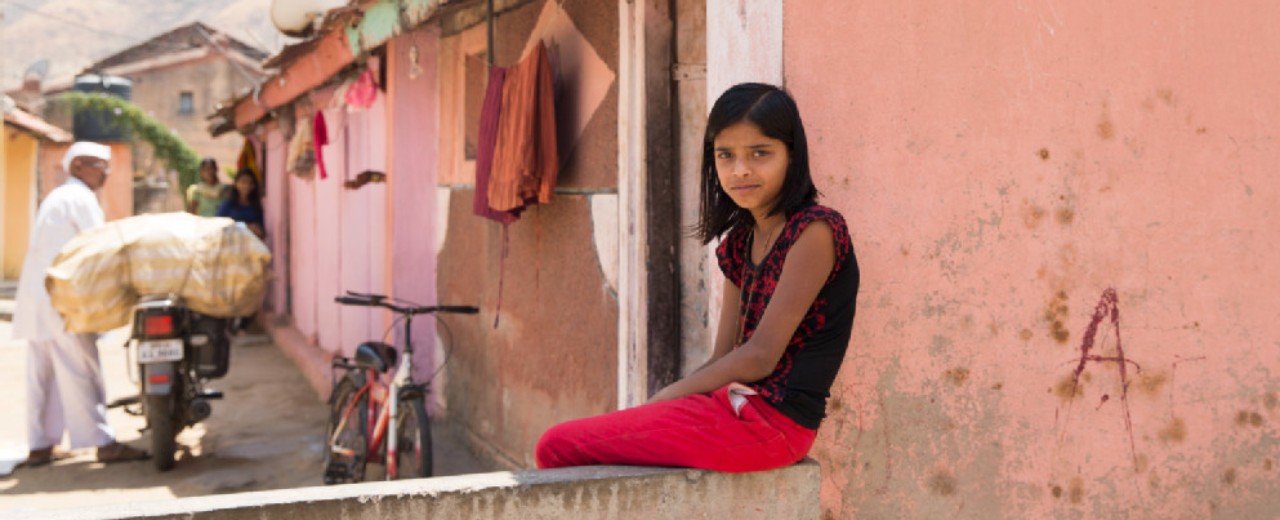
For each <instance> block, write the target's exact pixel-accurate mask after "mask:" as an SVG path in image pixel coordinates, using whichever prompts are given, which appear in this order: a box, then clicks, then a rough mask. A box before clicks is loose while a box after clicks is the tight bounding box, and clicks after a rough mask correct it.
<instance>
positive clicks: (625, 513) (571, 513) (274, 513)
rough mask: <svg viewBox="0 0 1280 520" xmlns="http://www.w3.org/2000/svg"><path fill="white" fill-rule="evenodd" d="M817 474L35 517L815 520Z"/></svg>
mask: <svg viewBox="0 0 1280 520" xmlns="http://www.w3.org/2000/svg"><path fill="white" fill-rule="evenodd" d="M819 473H820V472H819V467H818V465H817V463H815V462H813V461H812V460H806V461H804V462H802V463H800V464H797V465H794V466H790V467H787V468H783V469H780V470H776V471H768V472H759V473H740V474H729V473H716V472H711V471H702V470H686V469H674V468H637V467H622V466H598V467H583V468H566V469H558V470H548V471H518V472H498V473H486V474H475V475H464V476H458V477H445V478H435V479H422V480H412V481H400V482H378V483H365V484H354V485H349V486H341V487H335V488H324V487H311V488H302V489H294V490H280V491H265V492H257V493H243V494H238V495H227V496H219V497H201V498H188V499H182V500H178V501H170V502H167V503H151V504H131V505H118V506H111V507H105V508H96V509H92V510H90V509H79V510H65V511H59V512H53V513H50V514H43V515H40V518H42V519H48V520H79V519H88V518H95V519H116V518H148V519H169V518H173V519H177V518H192V517H196V518H205V519H212V520H240V519H258V520H273V519H286V518H289V519H292V518H331V519H343V520H347V519H351V520H356V519H395V518H414V519H422V518H432V519H438V520H452V519H458V520H464V519H466V520H469V519H473V518H486V519H520V520H527V519H565V518H583V519H588V518H589V519H630V518H645V519H649V518H679V519H723V518H735V519H755V518H769V519H778V518H785V519H788V520H790V519H796V520H800V519H816V518H818V515H819V506H818V489H819V487H818V481H819V479H820V474H819ZM31 518H34V516H33V517H31Z"/></svg>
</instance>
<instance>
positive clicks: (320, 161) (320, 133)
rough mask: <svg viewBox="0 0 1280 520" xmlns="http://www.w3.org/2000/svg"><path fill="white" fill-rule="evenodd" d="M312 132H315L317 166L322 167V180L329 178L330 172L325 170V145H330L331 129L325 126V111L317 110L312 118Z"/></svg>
mask: <svg viewBox="0 0 1280 520" xmlns="http://www.w3.org/2000/svg"><path fill="white" fill-rule="evenodd" d="M311 131H312V132H314V133H315V134H314V137H315V139H314V143H312V144H313V145H314V146H315V147H316V165H317V166H319V167H320V178H321V179H324V178H327V177H329V174H328V172H326V171H325V170H324V151H323V150H324V145H326V144H329V129H328V127H326V126H325V124H324V111H322V110H317V111H316V115H315V116H313V117H312V118H311Z"/></svg>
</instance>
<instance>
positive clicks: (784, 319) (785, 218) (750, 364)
mask: <svg viewBox="0 0 1280 520" xmlns="http://www.w3.org/2000/svg"><path fill="white" fill-rule="evenodd" d="M701 176H702V196H701V198H702V207H701V214H700V217H699V220H698V223H697V224H696V225H695V226H694V232H695V233H696V235H697V236H698V238H700V239H701V240H702V242H703V243H704V244H706V243H710V242H711V241H712V240H715V239H717V238H723V241H722V242H721V243H720V245H719V247H718V248H717V249H716V258H717V259H718V261H719V264H720V269H721V270H722V271H723V272H724V276H725V278H726V279H727V282H728V283H725V284H724V294H723V306H722V311H721V315H720V323H719V328H718V330H717V334H716V341H715V345H714V349H713V352H712V354H711V358H710V359H709V360H708V361H707V362H706V363H705V364H703V365H702V366H701V367H700V368H698V369H697V370H696V371H694V372H693V373H692V374H690V375H688V376H687V377H685V378H684V379H681V380H679V381H677V382H675V383H673V384H671V385H670V386H667V387H666V388H663V389H662V390H660V391H659V392H658V393H656V394H654V395H653V397H652V398H650V399H649V402H648V403H647V404H645V405H643V406H639V407H636V408H631V409H627V410H619V411H616V412H611V413H607V414H604V415H599V416H595V417H588V418H585V419H578V420H574V421H569V422H565V423H562V424H559V425H557V426H555V427H552V428H551V429H550V430H547V432H546V433H544V434H543V435H542V438H541V439H540V440H539V441H538V446H537V453H536V458H537V464H538V467H539V468H557V467H564V466H582V465H593V464H625V465H646V466H680V467H691V468H704V469H712V470H718V471H729V472H742V471H760V470H768V469H774V468H779V467H783V466H786V465H789V464H792V463H795V462H797V461H799V460H800V459H802V458H804V456H805V455H806V454H807V453H808V452H809V448H810V447H811V446H812V445H813V440H814V438H815V436H816V434H817V429H818V426H819V424H821V422H822V419H823V418H824V417H825V416H826V413H825V410H826V403H827V398H828V397H829V396H830V389H831V385H832V383H833V382H834V381H835V378H836V373H837V371H839V369H840V364H841V362H842V361H843V360H844V354H845V350H846V348H847V347H848V345H849V337H850V333H851V330H852V328H853V316H854V305H855V299H856V296H857V293H858V282H859V274H858V263H857V259H856V258H855V257H854V253H853V246H852V243H851V242H850V239H849V232H848V229H847V228H846V227H845V222H844V218H843V217H842V216H841V215H840V213H838V212H837V211H835V210H833V209H831V208H827V207H824V206H821V205H818V204H817V196H818V191H817V189H816V188H815V187H814V184H813V180H812V178H811V176H810V173H809V149H808V143H807V142H806V139H805V133H804V126H803V124H802V123H801V121H800V113H799V110H798V108H797V107H796V103H795V100H794V99H792V98H791V96H790V95H789V94H787V93H786V92H785V91H783V90H781V89H779V88H778V87H774V86H771V85H763V84H758V83H744V84H740V85H737V86H734V87H733V88H731V89H729V90H728V91H726V92H725V93H724V94H723V95H721V96H720V99H718V100H716V103H715V105H714V106H713V107H712V109H711V114H710V115H709V116H708V121H707V130H706V136H705V138H704V141H703V154H702V167H701Z"/></svg>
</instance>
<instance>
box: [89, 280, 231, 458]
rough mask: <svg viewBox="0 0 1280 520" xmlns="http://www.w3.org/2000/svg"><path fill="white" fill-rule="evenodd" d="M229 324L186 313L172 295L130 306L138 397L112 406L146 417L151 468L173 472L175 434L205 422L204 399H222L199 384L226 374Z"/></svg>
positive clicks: (207, 407) (209, 408)
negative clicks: (131, 309) (171, 470)
mask: <svg viewBox="0 0 1280 520" xmlns="http://www.w3.org/2000/svg"><path fill="white" fill-rule="evenodd" d="M234 323H235V319H234V318H219V317H214V316H208V315H204V314H201V313H198V312H196V311H194V310H191V309H189V308H187V307H185V306H184V305H183V303H182V301H181V299H179V298H178V297H176V296H172V295H169V296H155V297H144V298H143V299H142V300H141V301H140V302H139V303H138V304H137V305H135V306H134V307H133V328H132V334H131V337H130V339H129V343H130V344H131V345H133V347H134V352H135V353H136V354H135V355H136V363H137V365H138V372H137V373H138V375H139V377H138V380H137V382H138V384H139V394H138V395H136V396H133V397H129V398H125V399H121V400H119V401H117V402H115V403H112V406H125V409H126V411H129V412H130V413H133V414H134V415H143V416H145V417H146V419H147V426H146V429H149V430H151V456H152V460H153V461H154V462H155V466H156V469H158V470H160V471H168V470H170V469H173V466H174V451H175V449H176V446H177V436H178V433H180V432H181V431H182V430H183V429H185V428H186V427H188V426H192V425H195V424H196V423H199V422H200V421H203V420H205V419H207V418H208V417H209V415H210V414H212V412H213V407H212V406H211V405H210V403H209V401H211V400H215V399H221V398H222V392H219V391H215V390H210V389H206V388H204V385H205V383H207V382H208V381H209V380H211V379H217V378H220V377H223V376H225V375H226V374H227V369H228V368H229V365H230V362H231V336H232V333H233V324H234ZM130 405H133V406H130ZM139 408H140V410H139Z"/></svg>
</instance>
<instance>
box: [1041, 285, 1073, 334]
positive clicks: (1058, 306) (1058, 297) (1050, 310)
mask: <svg viewBox="0 0 1280 520" xmlns="http://www.w3.org/2000/svg"><path fill="white" fill-rule="evenodd" d="M1069 311H1070V308H1069V307H1067V292H1066V291H1061V290H1060V291H1058V292H1057V293H1056V294H1054V296H1053V299H1052V300H1049V303H1047V304H1045V308H1044V321H1046V322H1048V323H1049V335H1050V336H1052V337H1053V339H1054V341H1057V342H1058V343H1066V342H1067V340H1069V339H1071V331H1069V330H1067V326H1066V319H1067V313H1068V312H1069Z"/></svg>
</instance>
